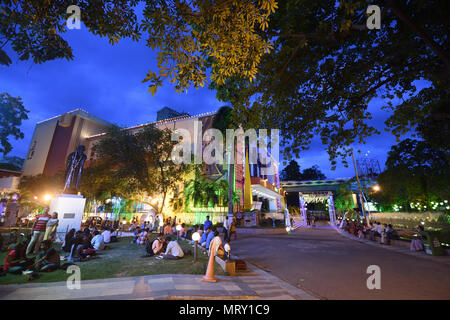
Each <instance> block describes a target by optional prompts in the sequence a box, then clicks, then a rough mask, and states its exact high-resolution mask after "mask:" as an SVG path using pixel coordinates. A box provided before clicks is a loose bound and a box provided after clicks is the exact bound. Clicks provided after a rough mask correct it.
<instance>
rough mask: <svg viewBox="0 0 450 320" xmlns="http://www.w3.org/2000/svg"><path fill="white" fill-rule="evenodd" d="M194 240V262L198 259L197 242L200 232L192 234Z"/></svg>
mask: <svg viewBox="0 0 450 320" xmlns="http://www.w3.org/2000/svg"><path fill="white" fill-rule="evenodd" d="M192 240H194V262H196V261H197V242H198V240H200V233H198V232H194V233H193V234H192Z"/></svg>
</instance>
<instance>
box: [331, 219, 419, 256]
mask: <svg viewBox="0 0 450 320" xmlns="http://www.w3.org/2000/svg"><path fill="white" fill-rule="evenodd" d="M340 227H341V228H342V229H344V231H346V232H348V233H350V234H352V235H354V236H356V237H358V238H366V237H368V238H369V239H370V240H372V241H375V240H376V237H380V238H381V239H380V243H381V244H385V245H390V244H391V240H398V239H400V237H399V235H398V232H397V230H395V229H394V227H393V226H392V224H386V223H385V224H381V223H380V222H377V221H373V222H370V223H369V224H368V225H366V224H364V223H363V222H360V221H358V220H356V221H353V220H352V221H350V220H348V219H345V220H344V221H341V224H340ZM423 231H424V228H423V226H421V225H419V226H418V227H417V229H416V232H417V233H416V235H415V236H414V238H413V239H412V240H411V244H410V250H411V251H423V250H424V248H423V241H422V240H423V236H422V232H423Z"/></svg>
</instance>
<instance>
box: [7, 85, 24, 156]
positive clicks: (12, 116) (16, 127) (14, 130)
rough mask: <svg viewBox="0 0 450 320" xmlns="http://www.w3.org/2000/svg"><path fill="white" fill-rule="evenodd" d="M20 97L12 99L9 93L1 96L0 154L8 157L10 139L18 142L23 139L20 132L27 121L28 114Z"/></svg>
mask: <svg viewBox="0 0 450 320" xmlns="http://www.w3.org/2000/svg"><path fill="white" fill-rule="evenodd" d="M28 112H29V111H28V110H27V109H25V107H24V106H23V103H22V99H21V98H20V97H17V98H14V97H11V96H10V95H9V94H8V93H6V92H4V93H2V94H0V154H1V153H3V155H4V156H6V155H7V154H8V153H9V152H10V151H11V150H12V146H11V143H10V142H9V137H10V136H12V137H14V138H15V139H16V140H18V139H23V137H24V135H23V132H22V131H21V130H20V126H21V125H22V121H23V120H27V119H28V116H27V113H28Z"/></svg>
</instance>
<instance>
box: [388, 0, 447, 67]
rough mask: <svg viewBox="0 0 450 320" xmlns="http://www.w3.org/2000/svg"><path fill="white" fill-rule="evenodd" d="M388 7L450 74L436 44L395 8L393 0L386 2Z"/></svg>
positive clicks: (445, 58)
mask: <svg viewBox="0 0 450 320" xmlns="http://www.w3.org/2000/svg"><path fill="white" fill-rule="evenodd" d="M387 4H388V7H389V8H391V9H392V11H393V12H394V13H395V14H396V15H397V17H398V18H399V19H400V20H401V21H403V22H404V23H405V24H406V25H408V26H409V27H410V28H411V29H412V30H413V31H414V32H415V33H416V34H417V35H418V36H419V37H420V38H422V40H423V41H424V42H425V43H426V44H427V45H428V46H429V47H430V48H431V50H432V51H433V52H434V53H435V54H436V55H437V56H438V57H439V58H441V60H442V61H443V62H444V64H445V66H446V68H447V75H448V74H449V73H450V61H449V58H448V57H447V56H446V54H445V53H444V52H443V51H442V49H441V48H440V47H439V46H438V44H437V43H436V42H434V41H433V39H431V38H430V37H429V36H428V35H427V34H426V33H425V32H424V31H423V30H422V29H421V28H420V27H419V26H416V25H415V24H414V22H413V21H412V20H411V19H410V18H409V17H408V16H406V14H404V13H403V12H402V11H401V10H400V9H399V8H398V6H397V4H396V2H395V0H392V1H388V3H387Z"/></svg>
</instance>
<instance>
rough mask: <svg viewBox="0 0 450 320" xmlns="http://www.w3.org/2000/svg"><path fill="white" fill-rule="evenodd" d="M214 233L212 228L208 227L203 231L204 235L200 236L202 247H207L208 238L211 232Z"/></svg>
mask: <svg viewBox="0 0 450 320" xmlns="http://www.w3.org/2000/svg"><path fill="white" fill-rule="evenodd" d="M210 233H212V231H211V228H208V229H206V230H205V232H203V234H202V237H201V238H200V245H201V246H202V247H206V239H207V238H208V236H209V234H210Z"/></svg>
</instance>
